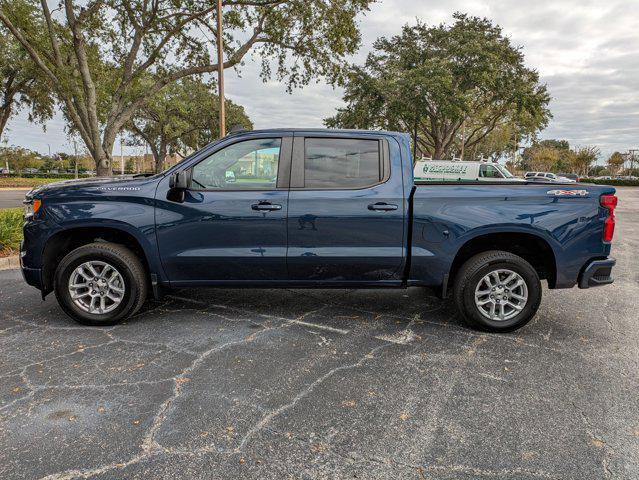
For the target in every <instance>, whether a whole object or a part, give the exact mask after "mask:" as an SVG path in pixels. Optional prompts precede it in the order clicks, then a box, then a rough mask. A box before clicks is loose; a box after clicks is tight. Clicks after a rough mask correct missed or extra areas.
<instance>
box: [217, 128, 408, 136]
mask: <svg viewBox="0 0 639 480" xmlns="http://www.w3.org/2000/svg"><path fill="white" fill-rule="evenodd" d="M285 132H287V133H310V134H313V133H315V134H317V133H322V134H324V133H328V134H337V135H349V134H356V135H380V134H381V135H390V136H394V137H395V136H397V137H404V136H407V135H408V134H407V133H403V132H393V131H387V130H363V129H361V130H358V129H346V128H267V129H260V130H245V131H239V132H234V133H229V134H228V135H227V136H230V135H246V134H251V133H278V134H281V133H285Z"/></svg>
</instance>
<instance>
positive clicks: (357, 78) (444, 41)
mask: <svg viewBox="0 0 639 480" xmlns="http://www.w3.org/2000/svg"><path fill="white" fill-rule="evenodd" d="M344 101H345V102H346V104H347V105H346V107H345V108H342V109H339V110H338V112H337V114H336V115H335V116H334V117H332V118H329V119H326V121H325V122H326V124H327V125H328V126H330V127H351V128H382V129H391V130H403V131H408V132H412V135H413V142H414V143H415V144H416V150H417V151H418V152H419V153H422V154H428V155H432V156H434V157H436V158H443V157H446V156H450V155H452V154H456V153H457V154H459V153H460V152H461V150H462V148H463V149H464V150H465V151H469V150H471V149H472V148H474V147H477V150H478V151H479V149H480V147H479V146H481V149H482V150H483V153H484V154H487V155H491V154H493V153H494V151H493V150H492V149H491V148H490V145H491V140H492V143H493V144H495V145H496V144H497V140H498V139H500V138H499V137H500V136H499V135H498V132H499V131H500V130H501V132H500V134H501V139H500V141H499V145H498V146H497V150H498V149H504V148H505V147H504V145H507V147H510V146H512V144H513V143H514V144H517V142H522V143H523V141H524V140H526V139H530V138H532V137H534V135H535V134H536V132H537V131H539V130H540V129H541V128H543V127H544V126H545V125H546V124H547V122H548V120H549V118H550V112H549V110H548V108H547V107H548V103H549V101H550V97H549V95H548V92H547V90H546V87H545V85H541V84H540V83H539V76H538V74H537V72H536V71H534V70H531V69H529V68H526V66H525V65H524V57H523V54H522V52H521V50H520V49H519V48H516V47H514V46H513V45H511V43H510V40H509V39H508V38H507V37H505V36H503V35H502V31H501V28H500V27H499V26H496V25H494V24H493V23H492V22H491V21H490V20H488V19H485V18H477V17H469V16H467V15H464V14H461V13H456V14H455V15H454V23H453V24H452V25H450V26H449V25H445V24H441V25H438V26H434V27H431V26H427V25H425V24H423V23H421V22H418V23H417V25H415V26H408V25H407V26H405V27H404V28H403V29H402V33H401V35H397V36H394V37H392V38H384V37H382V38H379V39H378V40H377V41H376V42H375V44H374V51H373V52H371V53H370V54H369V55H368V57H367V60H366V63H365V64H364V66H361V67H358V66H355V67H353V68H352V70H351V72H350V75H349V77H348V81H347V84H346V89H345V94H344ZM493 132H495V137H493V138H492V139H490V138H489V136H490V135H491V134H492V133H493ZM505 133H509V134H512V139H513V140H510V138H508V141H504V137H505V136H507V135H505V136H504V134H505ZM509 142H510V144H509Z"/></svg>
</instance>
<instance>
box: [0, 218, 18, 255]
mask: <svg viewBox="0 0 639 480" xmlns="http://www.w3.org/2000/svg"><path fill="white" fill-rule="evenodd" d="M22 223H23V218H22V209H21V208H5V209H2V210H0V257H2V256H6V255H10V254H12V253H15V252H17V251H18V250H19V249H20V240H22Z"/></svg>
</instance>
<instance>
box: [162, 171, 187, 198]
mask: <svg viewBox="0 0 639 480" xmlns="http://www.w3.org/2000/svg"><path fill="white" fill-rule="evenodd" d="M190 183H191V171H190V170H182V171H180V172H175V173H173V174H171V177H170V178H169V191H168V192H167V194H166V198H167V200H170V201H172V202H179V203H182V202H183V201H184V197H185V193H186V189H187V188H189V185H190Z"/></svg>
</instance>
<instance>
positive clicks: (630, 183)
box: [580, 178, 639, 187]
mask: <svg viewBox="0 0 639 480" xmlns="http://www.w3.org/2000/svg"><path fill="white" fill-rule="evenodd" d="M580 182H581V183H594V184H595V185H610V186H611V187H639V180H595V179H594V178H582V179H581V180H580Z"/></svg>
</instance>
